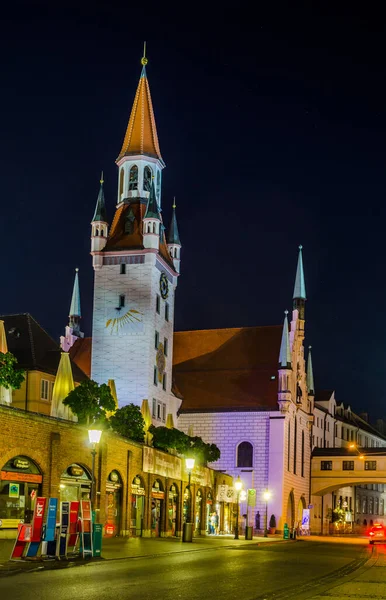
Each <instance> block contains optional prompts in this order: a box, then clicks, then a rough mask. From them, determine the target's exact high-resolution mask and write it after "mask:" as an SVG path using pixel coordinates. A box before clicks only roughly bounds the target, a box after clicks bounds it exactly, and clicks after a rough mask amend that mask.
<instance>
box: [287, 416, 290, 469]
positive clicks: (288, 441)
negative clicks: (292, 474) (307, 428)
mask: <svg viewBox="0 0 386 600" xmlns="http://www.w3.org/2000/svg"><path fill="white" fill-rule="evenodd" d="M287 443H288V447H287V471H290V470H291V462H290V461H291V423H288V438H287Z"/></svg>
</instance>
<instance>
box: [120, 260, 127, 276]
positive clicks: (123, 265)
mask: <svg viewBox="0 0 386 600" xmlns="http://www.w3.org/2000/svg"><path fill="white" fill-rule="evenodd" d="M125 274H126V265H125V263H123V264H122V265H121V275H125Z"/></svg>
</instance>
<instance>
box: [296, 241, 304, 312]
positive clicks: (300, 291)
mask: <svg viewBox="0 0 386 600" xmlns="http://www.w3.org/2000/svg"><path fill="white" fill-rule="evenodd" d="M302 248H303V246H299V256H298V266H297V269H296V277H295V286H294V295H293V308H294V310H297V311H298V313H299V319H302V320H303V321H304V312H305V303H306V284H305V281H304V269H303V256H302Z"/></svg>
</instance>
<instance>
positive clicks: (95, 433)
mask: <svg viewBox="0 0 386 600" xmlns="http://www.w3.org/2000/svg"><path fill="white" fill-rule="evenodd" d="M101 435H102V431H101V430H100V429H89V430H88V439H89V442H90V444H99V442H100V441H101Z"/></svg>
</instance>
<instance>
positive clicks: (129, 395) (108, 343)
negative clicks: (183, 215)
mask: <svg viewBox="0 0 386 600" xmlns="http://www.w3.org/2000/svg"><path fill="white" fill-rule="evenodd" d="M146 62H147V61H146V59H142V64H143V69H142V73H141V77H140V80H139V84H138V89H137V92H136V96H135V100H134V104H133V108H132V111H131V115H130V119H129V124H128V127H127V131H126V135H125V138H124V142H123V146H122V149H121V152H120V154H119V157H118V159H117V165H118V167H119V171H118V199H117V205H116V212H115V216H114V218H113V221H112V223H111V226H110V228H109V230H108V226H107V223H106V228H105V229H106V231H108V236H107V237H106V238H105V245H104V246H103V247H102V248H97V247H96V245H95V236H92V251H91V254H92V256H93V266H94V270H95V282H94V311H93V333H92V365H91V377H92V379H94V380H96V381H97V382H98V383H107V381H108V380H109V379H113V380H114V381H115V385H116V391H117V397H118V402H119V406H124V405H126V404H129V403H134V404H136V405H138V406H141V404H142V401H143V400H144V399H148V401H149V406H150V409H151V411H152V417H153V423H154V424H155V425H157V424H158V425H164V424H165V423H166V419H167V416H168V414H169V413H170V414H171V415H172V416H173V419H174V421H175V422H176V413H177V410H178V408H179V405H180V400H179V399H178V398H176V397H175V396H174V395H173V394H172V392H171V386H172V359H173V333H174V327H173V322H174V299H175V290H176V286H177V278H178V272H177V271H176V269H175V265H174V264H173V260H172V258H171V256H170V253H169V250H168V246H167V241H166V238H165V234H164V226H163V224H162V218H161V214H160V202H161V170H162V169H163V168H164V166H165V165H164V162H163V160H162V157H161V153H160V149H159V144H158V138H157V131H156V125H155V119H154V113H153V107H152V102H151V97H150V89H149V84H148V80H147V76H146V70H145V64H146ZM99 212H100V211H99ZM99 237H100V236H99ZM93 238H94V239H93Z"/></svg>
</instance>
